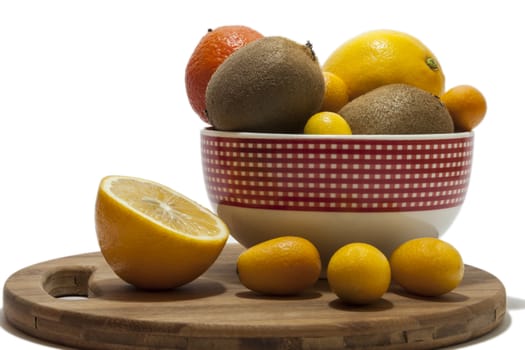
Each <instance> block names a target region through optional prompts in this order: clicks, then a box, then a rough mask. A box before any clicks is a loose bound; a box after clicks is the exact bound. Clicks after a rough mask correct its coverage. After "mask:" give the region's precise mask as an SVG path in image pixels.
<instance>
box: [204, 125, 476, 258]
mask: <svg viewBox="0 0 525 350" xmlns="http://www.w3.org/2000/svg"><path fill="white" fill-rule="evenodd" d="M473 145H474V134H473V133H472V132H461V133H460V132H456V133H439V134H406V135H305V134H278V133H248V132H225V131H217V130H213V129H210V128H206V129H203V130H202V131H201V156H202V165H203V172H204V180H205V185H206V189H207V193H208V196H209V199H210V201H211V203H212V207H213V209H214V210H215V211H216V212H217V214H218V215H219V217H220V218H221V219H222V220H223V221H224V222H225V223H226V224H227V225H228V227H229V229H230V233H231V235H232V236H233V237H234V238H235V239H236V240H237V241H238V242H240V243H241V244H242V245H244V246H246V247H250V246H252V245H254V244H256V243H259V242H262V241H265V240H268V239H271V238H274V237H278V236H284V235H297V236H302V237H304V238H306V239H308V240H310V241H311V242H312V243H314V244H315V245H316V247H317V248H318V249H319V252H320V255H321V259H322V262H323V264H324V265H325V266H326V264H327V262H328V259H329V257H330V256H331V255H332V254H333V253H334V252H335V251H336V249H337V248H339V247H341V246H343V245H344V244H346V243H350V242H366V243H369V244H372V245H374V246H376V247H378V248H379V249H380V250H381V251H383V252H384V253H385V255H387V256H388V255H389V254H390V253H391V252H392V250H393V249H394V248H395V247H397V246H399V244H401V243H402V242H405V241H407V240H409V239H412V238H416V237H428V236H433V237H438V236H440V235H442V234H443V233H444V232H445V231H446V230H447V229H448V227H449V226H450V225H451V224H452V222H453V221H454V219H455V217H456V216H457V214H458V212H459V211H460V208H461V205H462V204H463V201H464V199H465V196H466V193H467V189H468V183H469V178H470V171H471V162H472V155H473Z"/></svg>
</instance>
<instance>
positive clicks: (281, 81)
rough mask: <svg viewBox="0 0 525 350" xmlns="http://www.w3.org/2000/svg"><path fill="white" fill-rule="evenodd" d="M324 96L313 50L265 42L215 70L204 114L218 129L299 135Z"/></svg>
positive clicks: (238, 53)
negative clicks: (294, 133) (296, 133)
mask: <svg viewBox="0 0 525 350" xmlns="http://www.w3.org/2000/svg"><path fill="white" fill-rule="evenodd" d="M323 96H324V78H323V75H322V70H321V67H320V65H319V62H318V61H317V58H316V56H315V53H314V52H313V50H312V47H311V45H310V44H307V45H300V44H298V43H296V42H294V41H292V40H290V39H287V38H284V37H264V38H261V39H258V40H256V41H254V42H251V43H249V44H248V45H246V46H244V47H242V48H241V49H238V50H237V51H235V52H234V53H233V54H232V55H230V56H229V57H228V58H227V59H226V60H225V61H224V62H223V63H222V64H221V65H220V66H219V68H218V69H217V70H216V72H215V73H214V74H213V76H212V78H211V79H210V82H209V83H208V88H207V90H206V110H207V115H208V118H209V121H210V123H211V125H212V126H213V127H214V128H215V129H217V130H223V131H252V132H283V133H291V132H301V131H302V129H303V127H304V125H305V123H306V120H307V119H308V118H309V117H310V116H311V115H312V114H314V113H315V112H317V111H318V110H319V108H320V106H321V103H322V100H323Z"/></svg>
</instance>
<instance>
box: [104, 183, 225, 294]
mask: <svg viewBox="0 0 525 350" xmlns="http://www.w3.org/2000/svg"><path fill="white" fill-rule="evenodd" d="M95 227H96V232H97V237H98V242H99V245H100V249H101V252H102V255H103V256H104V258H105V260H106V261H107V263H108V264H109V266H110V267H111V269H112V270H113V271H114V272H115V273H116V274H117V275H118V276H119V277H120V278H121V279H123V280H124V281H126V282H128V283H130V284H132V285H134V286H136V287H138V288H141V289H170V288H175V287H178V286H181V285H184V284H186V283H189V282H191V281H193V280H194V279H196V278H197V277H199V276H200V275H202V274H203V273H204V272H205V271H206V270H207V269H208V268H209V267H210V266H211V265H212V264H213V262H214V261H215V260H216V259H217V257H218V256H219V254H220V253H221V251H222V249H223V248H224V245H225V244H226V241H227V239H228V236H229V230H228V227H227V226H226V224H224V222H223V221H222V220H221V219H220V218H219V217H218V216H216V215H215V214H213V213H212V212H211V211H209V210H208V209H206V208H204V207H203V206H201V205H200V204H198V203H196V202H194V201H192V200H191V199H189V198H187V197H185V196H183V195H182V194H180V193H178V192H176V191H174V190H172V189H170V188H168V187H166V186H164V185H161V184H158V183H155V182H153V181H149V180H145V179H139V178H135V177H128V176H107V177H105V178H103V179H102V180H101V182H100V185H99V189H98V194H97V199H96V205H95Z"/></svg>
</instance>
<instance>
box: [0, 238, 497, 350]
mask: <svg viewBox="0 0 525 350" xmlns="http://www.w3.org/2000/svg"><path fill="white" fill-rule="evenodd" d="M241 251H242V248H241V247H240V246H238V245H236V244H231V245H227V246H226V248H225V249H224V251H223V252H222V254H221V256H220V257H219V259H218V260H217V262H216V263H215V264H214V265H213V266H212V267H211V268H210V270H208V271H207V272H206V273H205V274H204V275H202V276H201V277H200V278H198V279H197V280H195V281H193V282H191V283H189V284H187V285H185V286H183V287H180V288H178V289H174V290H170V291H163V292H146V291H141V290H137V289H135V288H133V287H132V286H130V285H127V284H126V283H124V282H123V281H121V280H120V279H119V278H118V277H116V276H115V275H114V274H113V272H112V271H111V270H110V269H109V267H108V266H107V265H106V263H105V261H104V259H103V257H102V256H101V255H100V253H88V254H83V255H77V256H71V257H65V258H60V259H56V260H51V261H47V262H43V263H40V264H36V265H33V266H30V267H27V268H25V269H22V270H20V271H18V272H16V273H14V274H13V275H12V276H11V277H10V278H9V279H8V280H7V281H6V283H5V285H4V306H3V308H4V313H5V316H6V319H7V320H8V322H10V323H11V324H12V325H13V326H15V327H16V328H18V329H20V330H22V331H23V332H25V333H27V334H30V335H32V336H35V337H37V338H42V339H45V340H48V341H51V342H54V343H57V344H64V345H68V346H72V347H77V348H86V349H188V350H200V349H203V350H204V349H206V350H210V349H225V350H236V349H246V350H259V349H265V350H268V349H270V350H271V349H278V350H299V349H309V350H316V349H319V350H321V349H322V350H329V349H365V348H366V349H433V348H439V347H442V346H446V345H451V344H456V343H461V342H463V341H467V340H470V339H472V338H475V337H478V336H480V335H482V334H485V333H488V332H490V331H491V330H493V329H494V328H495V327H496V326H498V324H500V322H501V321H502V320H503V318H504V315H505V312H506V295H505V288H504V286H503V285H502V283H501V282H500V281H499V280H498V279H497V278H496V277H495V276H493V275H491V274H489V273H487V272H485V271H483V270H480V269H477V268H475V267H472V266H466V270H465V277H464V280H463V282H462V284H461V285H460V286H459V287H458V288H456V289H455V290H454V291H453V292H450V293H448V294H446V295H444V296H442V297H439V298H420V297H416V296H413V295H410V294H407V293H405V292H404V291H403V290H402V289H401V288H400V287H399V286H397V285H395V284H394V285H392V286H391V288H390V290H389V292H388V293H387V294H385V295H384V297H383V299H381V300H380V301H378V302H377V303H374V304H372V305H369V306H364V307H363V306H361V307H355V306H349V305H345V304H343V303H341V302H340V301H339V300H338V299H337V297H336V296H335V294H333V293H332V292H330V290H329V288H328V284H327V282H326V280H319V282H318V283H317V284H316V285H315V287H314V288H312V289H310V290H308V291H305V292H304V293H303V294H301V295H299V296H295V297H286V298H285V297H265V296H261V295H258V294H255V293H253V292H251V291H249V290H247V289H246V288H244V287H243V286H242V285H241V284H240V282H239V280H238V278H237V275H236V272H235V263H236V260H237V257H238V255H239V253H240V252H241ZM63 296H84V297H85V298H74V299H70V298H63Z"/></svg>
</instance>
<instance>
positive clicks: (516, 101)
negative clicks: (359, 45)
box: [0, 0, 525, 349]
mask: <svg viewBox="0 0 525 350" xmlns="http://www.w3.org/2000/svg"><path fill="white" fill-rule="evenodd" d="M518 4H519V2H517V1H516V2H511V1H502V0H499V1H435V2H428V1H401V0H397V1H373V0H368V1H359V2H357V1H356V2H354V1H329V0H324V1H319V0H318V1H315V2H313V1H306V0H303V1H300V2H293V1H282V0H280V1H271V0H266V1H261V2H260V3H256V2H249V1H238V2H234V1H226V0H223V1H188V2H186V1H184V2H183V1H131V0H127V1H111V0H104V1H97V0H90V1H53V0H48V1H42V0H37V1H24V0H13V1H2V0H0V121H1V123H0V155H1V158H0V160H1V161H0V194H1V197H0V237H1V238H0V239H1V241H0V242H1V243H0V247H1V251H0V258H1V263H0V283H2V286H3V283H4V282H5V280H6V279H7V278H8V277H9V275H10V274H12V273H14V272H15V271H17V270H19V269H21V268H23V267H26V266H28V265H31V264H34V263H37V262H41V261H45V260H49V259H53V258H57V257H62V256H67V255H74V254H80V253H85V252H91V251H96V250H98V246H97V241H96V235H95V231H94V219H93V218H94V202H95V195H96V190H97V186H98V183H99V181H100V179H101V178H102V177H103V176H105V175H109V174H122V175H133V176H139V177H144V178H148V179H151V180H155V181H158V182H161V183H164V184H166V185H168V186H170V187H172V188H173V189H175V190H178V191H179V192H181V193H183V194H185V195H187V196H189V197H191V198H193V199H194V200H196V201H198V202H200V203H201V204H203V205H205V206H208V205H209V203H208V199H207V197H206V192H205V189H204V185H203V180H202V175H201V165H200V153H199V152H200V151H199V131H200V129H201V128H203V127H205V126H206V125H205V124H204V123H203V122H201V121H200V119H199V118H198V117H197V115H196V114H195V113H194V112H193V111H192V109H191V107H190V105H189V103H188V101H187V98H186V92H185V87H184V70H185V67H186V63H187V61H188V58H189V56H190V55H191V53H192V51H193V48H194V47H195V45H196V44H197V42H198V41H199V40H200V38H201V37H202V36H203V35H204V34H205V33H206V30H207V29H208V28H214V27H217V26H221V25H228V24H244V25H248V26H250V27H252V28H254V29H256V30H258V31H260V32H261V33H263V34H264V35H282V36H286V37H289V38H291V39H294V40H296V41H298V42H303V43H305V42H306V41H307V40H309V41H311V42H312V43H313V45H314V49H315V51H316V53H317V55H318V57H319V59H320V61H321V63H322V62H324V60H325V59H326V58H327V57H328V55H329V54H330V52H331V51H332V50H334V49H335V48H336V47H337V46H339V45H340V44H341V43H343V42H344V41H346V40H347V39H349V38H350V37H352V36H354V35H357V34H359V33H361V32H363V31H367V30H371V29H379V28H388V29H397V30H401V31H405V32H408V33H410V34H412V35H414V36H416V37H418V38H419V39H420V40H421V41H423V42H424V43H425V44H426V45H427V46H428V47H430V49H431V50H432V51H433V52H434V53H435V54H436V55H437V57H438V58H439V60H440V62H441V65H442V67H443V69H444V72H445V75H446V79H447V83H446V85H447V88H450V87H452V86H454V85H458V84H471V85H474V86H476V87H478V88H479V89H480V90H481V91H482V92H483V93H484V94H485V96H486V98H487V101H488V113H487V115H486V118H485V120H484V122H483V123H482V125H480V126H479V127H478V128H477V130H476V140H475V158H474V164H473V169H472V170H473V172H472V178H471V184H470V188H469V192H468V195H467V200H466V202H465V203H464V207H463V208H462V211H461V212H460V215H459V216H458V218H457V219H456V221H455V223H454V224H453V226H452V227H451V228H450V230H449V231H448V232H447V234H446V235H445V236H444V237H443V238H444V239H445V240H447V241H449V242H450V243H452V244H454V245H455V246H456V247H457V248H458V249H459V250H460V252H461V254H462V255H463V258H464V260H465V262H466V263H467V264H471V265H474V266H477V267H480V268H482V269H484V270H487V271H489V272H491V273H493V274H495V275H496V276H497V277H498V278H499V279H500V280H501V281H502V282H503V283H504V284H505V286H506V290H507V294H508V316H507V317H506V319H505V321H504V323H503V325H502V327H500V328H499V329H498V330H496V331H495V332H493V333H492V334H490V335H489V336H487V337H483V338H482V339H480V340H475V341H473V342H470V343H468V344H464V345H462V346H461V347H465V348H469V349H470V348H473V349H494V348H496V347H498V346H499V347H503V348H504V347H505V346H507V347H512V346H513V345H515V344H519V343H520V342H521V340H522V333H523V332H522V330H523V328H524V327H525V311H524V308H525V282H524V277H523V276H524V275H523V267H524V266H525V258H524V254H523V247H522V244H521V240H520V238H521V237H520V236H521V235H522V234H523V233H524V229H523V218H524V213H523V209H524V204H523V198H524V197H525V189H524V185H523V181H524V180H523V178H524V176H523V170H522V169H523V167H522V166H521V165H522V163H523V150H524V148H525V137H524V135H525V121H524V119H525V114H524V111H523V110H524V108H523V101H524V100H525V98H524V96H525V95H524V88H523V81H524V80H525V72H524V71H525V70H524V64H523V60H524V57H525V49H524V47H525V45H523V37H522V33H524V32H525V24H524V23H523V21H524V20H523V16H521V15H520V13H522V11H521V10H520V9H518V8H517V5H518ZM0 308H1V302H0ZM0 311H1V310H0ZM0 326H1V327H0V344H1V345H2V346H1V347H2V348H5V349H8V348H24V349H37V348H38V349H39V348H43V347H44V348H46V347H51V348H53V347H54V346H53V345H52V344H48V343H43V342H41V341H38V340H35V339H30V338H28V337H25V336H24V335H22V334H21V333H19V332H18V331H16V330H14V329H13V328H12V327H10V326H9V324H7V323H6V321H5V319H4V318H3V312H1V313H0Z"/></svg>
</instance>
